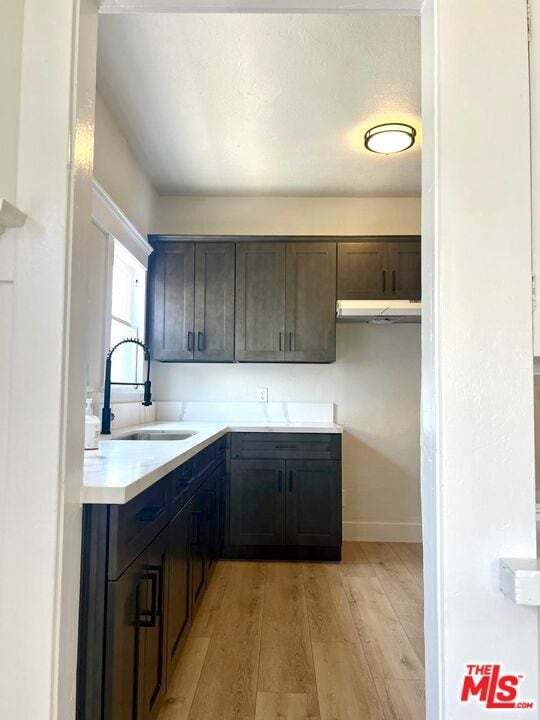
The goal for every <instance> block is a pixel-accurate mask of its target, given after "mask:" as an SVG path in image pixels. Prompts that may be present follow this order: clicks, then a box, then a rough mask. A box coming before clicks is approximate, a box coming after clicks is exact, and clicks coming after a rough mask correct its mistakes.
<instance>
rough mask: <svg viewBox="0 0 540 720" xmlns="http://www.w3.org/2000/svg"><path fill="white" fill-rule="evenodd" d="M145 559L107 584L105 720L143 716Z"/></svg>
mask: <svg viewBox="0 0 540 720" xmlns="http://www.w3.org/2000/svg"><path fill="white" fill-rule="evenodd" d="M147 559H148V558H147V553H143V554H142V555H141V556H139V557H138V558H137V559H136V560H135V561H134V562H133V563H132V564H131V565H130V566H129V568H128V569H127V570H126V571H125V572H124V574H123V575H122V576H121V577H120V578H119V579H118V580H116V581H114V582H108V583H107V614H106V621H105V628H106V636H105V684H104V688H103V697H104V708H103V710H104V712H103V715H104V718H105V720H124V719H125V720H131V719H132V718H142V717H143V703H142V692H141V690H140V688H141V687H142V684H143V668H144V640H145V635H144V633H143V629H142V623H143V621H144V620H146V612H147V609H148V585H149V581H148V580H147V579H146V574H147V565H148V562H147ZM95 717H96V718H97V717H98V716H97V715H95ZM88 720H90V718H88Z"/></svg>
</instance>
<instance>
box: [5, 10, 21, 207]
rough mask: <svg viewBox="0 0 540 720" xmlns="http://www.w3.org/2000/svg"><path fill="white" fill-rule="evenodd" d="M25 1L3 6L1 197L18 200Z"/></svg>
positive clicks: (13, 201)
mask: <svg viewBox="0 0 540 720" xmlns="http://www.w3.org/2000/svg"><path fill="white" fill-rule="evenodd" d="M23 16H24V0H2V2H1V3H0V29H1V30H0V32H1V41H0V88H1V91H0V198H2V197H3V198H6V199H7V200H9V201H10V202H11V203H13V204H15V202H16V199H17V154H18V146H19V101H20V89H21V88H20V85H21V53H22V29H23Z"/></svg>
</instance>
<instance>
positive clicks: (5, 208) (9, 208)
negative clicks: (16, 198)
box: [0, 198, 26, 235]
mask: <svg viewBox="0 0 540 720" xmlns="http://www.w3.org/2000/svg"><path fill="white" fill-rule="evenodd" d="M25 221H26V215H25V214H24V213H23V212H21V211H20V210H19V209H18V208H16V207H15V205H12V204H11V203H10V202H8V201H7V200H6V199H5V198H0V235H1V234H2V233H3V232H4V230H5V229H6V228H16V227H22V226H23V225H24V223H25Z"/></svg>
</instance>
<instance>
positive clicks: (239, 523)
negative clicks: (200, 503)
mask: <svg viewBox="0 0 540 720" xmlns="http://www.w3.org/2000/svg"><path fill="white" fill-rule="evenodd" d="M231 454H232V457H233V459H232V460H231V469H230V479H229V494H228V498H227V499H226V508H227V511H228V516H229V518H230V520H229V532H228V543H227V545H226V547H225V556H226V557H234V558H241V557H246V558H247V557H252V558H254V557H259V558H269V559H270V558H276V559H277V558H290V559H299V560H300V559H307V560H309V559H313V560H317V559H319V560H338V559H340V557H341V534H342V532H341V437H340V436H339V435H325V434H321V435H317V434H305V435H304V434H297V435H296V436H295V435H292V434H281V433H268V434H261V433H251V434H248V433H234V434H233V435H232V441H231ZM302 456H303V457H302ZM321 456H326V457H328V458H333V459H322V458H321Z"/></svg>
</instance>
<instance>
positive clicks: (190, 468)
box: [170, 458, 197, 517]
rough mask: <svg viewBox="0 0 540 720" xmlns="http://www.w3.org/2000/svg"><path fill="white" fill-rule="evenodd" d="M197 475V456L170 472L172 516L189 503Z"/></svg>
mask: <svg viewBox="0 0 540 720" xmlns="http://www.w3.org/2000/svg"><path fill="white" fill-rule="evenodd" d="M196 476H197V470H196V464H195V458H192V459H191V460H188V461H187V462H185V463H184V464H183V465H180V467H179V468H177V469H176V470H174V471H173V472H172V473H171V474H170V478H171V517H172V516H173V515H175V514H176V513H177V512H178V510H180V508H181V507H182V506H183V505H185V504H186V503H187V501H188V500H189V498H190V497H191V495H193V481H194V479H195V478H196Z"/></svg>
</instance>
